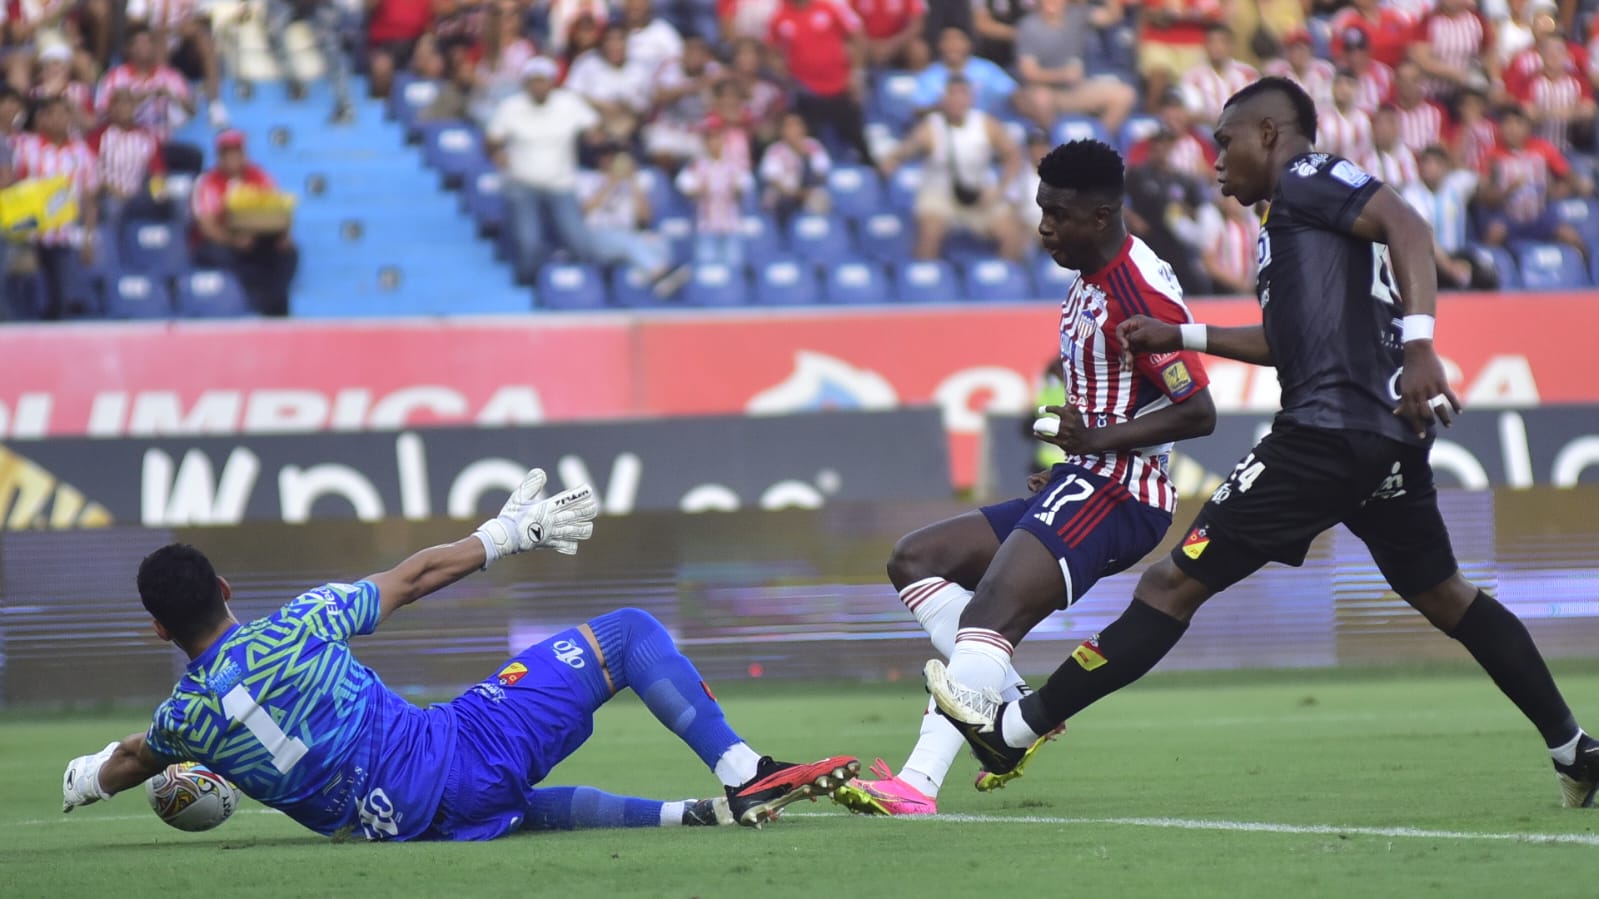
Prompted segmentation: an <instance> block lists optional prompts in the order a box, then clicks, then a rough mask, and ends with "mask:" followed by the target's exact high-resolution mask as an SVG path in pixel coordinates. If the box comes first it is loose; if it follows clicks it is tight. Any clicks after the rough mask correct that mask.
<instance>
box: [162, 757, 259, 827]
mask: <svg viewBox="0 0 1599 899" xmlns="http://www.w3.org/2000/svg"><path fill="white" fill-rule="evenodd" d="M144 792H145V795H146V796H148V797H149V798H150V807H151V808H153V809H155V813H156V815H157V816H158V817H159V818H160V819H161V820H163V821H165V822H167V823H168V824H170V825H172V826H173V827H176V828H177V829H179V830H188V831H198V830H210V829H211V828H213V827H216V826H217V825H218V824H221V823H222V822H223V821H226V820H228V818H229V817H231V816H232V815H233V810H234V809H236V808H238V807H239V788H238V787H235V786H234V785H233V784H231V783H228V782H227V780H225V779H224V778H223V777H222V775H220V774H218V773H216V772H215V771H212V770H211V769H210V768H207V767H206V766H204V765H201V764H199V763H198V762H180V763H178V764H176V765H168V766H167V767H166V770H164V771H162V772H161V773H160V774H157V775H156V776H154V777H152V778H150V779H149V780H147V781H145V782H144Z"/></svg>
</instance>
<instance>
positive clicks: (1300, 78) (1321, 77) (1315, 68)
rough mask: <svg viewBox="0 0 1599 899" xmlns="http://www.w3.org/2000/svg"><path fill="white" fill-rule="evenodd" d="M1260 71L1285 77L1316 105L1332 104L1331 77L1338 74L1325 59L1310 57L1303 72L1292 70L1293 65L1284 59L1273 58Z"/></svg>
mask: <svg viewBox="0 0 1599 899" xmlns="http://www.w3.org/2000/svg"><path fill="white" fill-rule="evenodd" d="M1260 71H1261V73H1262V74H1265V75H1276V76H1277V77H1279V78H1287V79H1288V80H1290V81H1292V82H1294V83H1295V84H1298V85H1299V86H1300V87H1302V88H1304V89H1305V93H1307V94H1309V95H1310V99H1312V100H1315V101H1316V105H1317V106H1320V105H1322V104H1323V103H1325V104H1327V105H1329V106H1330V105H1332V86H1333V78H1334V76H1336V75H1337V74H1338V70H1337V69H1335V68H1333V64H1332V63H1330V62H1328V61H1327V60H1325V59H1312V60H1311V61H1310V67H1309V68H1307V69H1306V70H1305V71H1304V72H1296V71H1294V67H1293V66H1292V65H1290V64H1289V62H1288V60H1286V59H1273V60H1268V61H1267V62H1266V64H1265V65H1263V66H1261V67H1260Z"/></svg>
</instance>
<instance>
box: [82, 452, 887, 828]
mask: <svg viewBox="0 0 1599 899" xmlns="http://www.w3.org/2000/svg"><path fill="white" fill-rule="evenodd" d="M544 482H545V476H544V472H542V471H540V470H538V469H534V470H533V471H531V472H529V474H528V476H527V478H526V479H525V480H524V481H523V482H522V484H521V486H520V487H519V488H518V489H517V490H516V492H515V493H513V494H512V495H511V498H510V499H509V500H508V501H507V502H506V504H505V507H504V508H503V509H502V510H501V511H500V514H499V515H498V516H497V517H496V518H494V519H491V520H490V521H488V522H485V523H484V524H483V526H482V527H479V528H478V529H477V530H476V531H475V532H474V533H473V534H472V535H471V536H468V537H466V538H464V539H462V540H458V541H456V542H454V543H449V544H445V545H442V546H435V547H431V548H429V549H424V550H422V551H421V552H418V553H416V554H415V555H413V556H411V557H410V558H408V559H406V560H405V561H404V562H401V563H400V564H399V565H398V566H396V567H394V568H392V569H390V570H388V571H385V572H382V573H381V574H374V575H371V576H370V577H367V578H365V579H363V580H360V581H357V582H356V583H354V584H326V585H324V586H321V587H318V588H316V589H314V590H311V591H309V592H307V593H304V594H301V595H300V596H299V597H297V598H295V599H294V600H293V601H291V602H290V603H289V604H287V605H285V606H284V607H283V608H281V609H279V610H278V611H277V612H275V613H274V614H271V615H268V616H266V617H264V618H258V619H256V620H254V621H250V622H247V623H244V624H240V623H239V622H238V621H236V620H235V619H234V618H233V616H232V614H231V613H230V612H229V610H228V605H227V601H228V599H229V596H230V593H231V591H230V588H229V587H228V583H227V581H225V580H223V579H222V578H220V577H218V576H217V574H216V572H215V571H214V569H213V568H212V567H211V563H210V562H209V561H208V560H207V559H206V557H205V556H204V555H203V554H202V553H201V552H200V551H199V550H197V549H195V548H194V547H191V546H185V545H181V544H173V545H170V546H165V547H162V548H161V549H158V550H156V551H155V552H153V553H151V554H150V555H149V556H148V557H146V558H145V560H144V562H143V564H141V565H140V567H139V577H138V586H139V597H140V599H141V600H142V601H143V603H144V607H145V609H146V610H148V611H149V613H150V615H151V616H152V617H153V618H154V619H155V630H156V633H157V635H159V636H160V637H161V638H162V639H164V640H169V641H171V642H172V643H174V644H176V645H177V646H178V648H179V649H181V650H183V651H184V653H185V654H187V655H188V657H189V660H190V661H189V665H188V669H187V671H186V672H185V674H184V676H183V678H182V679H181V680H180V681H179V682H178V684H177V686H176V687H175V688H174V689H173V691H172V695H171V697H169V698H168V699H167V700H166V701H165V702H163V703H162V704H161V705H160V707H159V708H157V709H156V711H155V715H154V720H153V721H152V723H151V725H150V729H149V731H148V732H146V733H139V734H133V735H131V736H129V737H127V738H126V739H124V740H122V741H120V742H115V743H111V744H110V745H108V746H106V747H105V749H103V750H101V751H100V752H98V753H95V754H93V755H86V756H82V757H80V758H76V759H73V760H72V762H71V763H69V764H68V766H67V770H66V774H65V775H64V777H63V781H62V799H63V803H62V810H63V811H68V812H70V811H72V809H74V808H76V807H78V806H80V805H87V804H89V803H92V802H95V801H97V800H101V799H108V798H110V797H111V796H113V795H115V794H116V793H120V792H122V791H123V790H127V789H129V788H132V787H135V786H137V785H139V784H141V783H143V782H144V781H145V780H147V779H149V778H150V777H152V776H154V775H155V774H157V773H158V772H160V771H161V770H162V769H163V768H165V767H166V766H167V765H168V764H171V763H173V762H179V761H195V762H200V763H202V764H204V765H206V766H207V767H209V768H210V769H212V770H213V771H216V772H217V773H218V774H221V775H222V776H223V777H226V778H228V779H229V780H231V781H232V782H233V783H234V784H235V785H237V786H238V787H239V789H240V790H242V791H243V792H244V793H245V794H247V795H249V796H251V797H253V798H254V799H256V800H258V801H260V802H262V803H264V804H266V805H269V806H271V807H273V808H275V809H278V810H280V811H282V812H283V813H285V814H287V815H288V816H289V817H291V818H293V819H294V820H296V821H298V822H299V823H301V824H303V825H305V826H306V827H308V828H310V829H312V830H314V831H316V832H317V833H320V834H324V835H330V836H344V835H349V834H354V833H358V834H359V835H360V836H363V837H365V838H366V839H369V840H489V839H494V838H495V837H499V836H502V835H504V834H507V833H511V832H513V831H517V830H566V829H572V828H579V827H656V826H667V825H714V824H730V823H734V822H737V823H739V824H745V825H750V826H759V825H760V824H761V823H763V822H765V821H768V820H770V819H771V818H772V817H773V816H775V815H776V814H777V812H778V810H779V809H781V808H782V807H783V806H785V805H787V804H788V803H790V802H793V801H795V800H798V799H803V798H814V797H817V796H823V795H831V794H832V793H833V792H834V791H836V790H837V789H838V787H840V786H842V785H843V784H844V783H845V782H846V781H848V780H849V779H850V778H851V777H853V776H854V775H855V772H856V771H857V770H858V769H859V767H860V766H859V762H857V761H856V760H855V759H854V758H850V757H845V756H837V757H833V758H828V759H823V760H821V761H819V762H816V763H814V764H808V765H796V764H790V763H787V762H778V761H773V760H772V759H771V758H770V757H763V756H761V755H760V754H759V753H757V752H756V751H755V750H753V749H751V748H750V746H749V745H748V744H747V743H745V742H744V741H743V740H741V739H740V738H739V736H738V735H737V734H736V733H734V732H733V729H732V728H731V727H730V726H729V725H728V723H727V719H726V718H725V717H724V716H723V714H722V709H721V707H720V706H719V705H718V704H717V703H716V700H715V699H714V698H713V697H712V696H711V694H710V691H709V689H707V688H706V686H705V684H704V683H703V681H702V680H701V678H700V675H699V672H698V671H696V670H695V668H694V665H693V663H691V662H690V661H689V660H688V659H687V658H686V657H684V656H683V655H682V653H680V652H679V651H678V649H677V647H676V645H674V644H673V642H672V638H671V636H670V635H669V634H668V633H667V631H666V629H665V628H663V627H662V626H661V624H660V622H658V621H656V620H655V619H654V618H653V617H651V616H650V615H649V614H648V613H647V612H643V611H639V610H637V609H622V610H620V611H616V612H611V613H609V614H606V615H601V616H600V617H598V618H594V619H592V620H590V621H588V622H587V623H585V624H582V625H580V626H578V627H575V628H572V629H570V630H567V631H563V632H561V633H558V634H556V635H555V636H553V637H551V638H549V639H548V640H545V641H543V642H542V643H539V644H537V645H534V646H531V647H529V648H528V649H527V650H525V651H524V652H522V653H521V654H520V655H518V656H516V657H515V658H513V659H511V660H510V661H509V662H508V663H507V664H506V665H504V666H503V667H502V668H501V669H500V671H499V672H498V673H497V674H496V675H495V676H493V677H490V678H488V679H487V680H485V681H483V682H482V683H479V684H477V685H476V686H474V687H472V688H471V689H470V690H468V691H467V692H465V693H463V694H462V695H460V696H458V697H456V698H455V699H453V700H451V701H450V702H447V703H441V704H438V705H434V706H430V707H428V708H420V707H417V706H414V705H412V704H411V703H409V702H407V701H406V700H404V699H402V698H401V697H400V696H399V695H397V694H396V693H394V692H393V691H392V690H390V689H388V687H386V686H384V684H383V682H382V680H380V679H379V678H378V676H377V674H375V673H374V672H373V671H372V670H371V669H369V668H367V667H366V666H364V665H362V664H361V663H360V662H359V661H357V660H356V658H355V656H354V654H353V653H352V652H351V651H350V647H349V645H348V642H349V640H350V638H351V637H354V636H358V635H362V634H370V633H372V632H373V631H375V630H377V627H378V625H379V624H381V623H382V622H383V620H384V619H386V618H387V617H388V616H389V614H390V613H392V612H393V611H394V610H396V609H398V608H400V607H401V606H404V605H407V604H409V603H412V602H415V601H416V600H418V599H421V598H422V597H424V596H427V595H429V594H430V593H433V592H435V591H437V590H440V589H442V588H444V587H446V586H449V585H450V584H453V583H455V582H456V581H458V580H460V579H462V578H464V577H466V576H467V575H469V574H471V573H472V572H474V571H479V570H481V569H484V568H487V567H488V566H489V565H491V564H493V563H494V562H496V561H497V560H499V559H501V558H504V557H505V556H509V555H513V554H516V553H521V552H526V551H528V550H533V549H554V550H556V551H557V552H561V553H566V554H571V553H575V552H577V548H578V543H579V542H580V541H583V540H587V539H588V538H589V536H590V535H591V534H592V533H593V529H594V525H593V523H592V520H593V518H594V516H595V514H596V513H597V512H598V504H597V503H596V502H595V499H594V494H593V488H591V487H589V486H588V485H584V486H581V487H578V488H575V489H572V490H568V491H566V492H564V493H560V494H557V495H555V496H553V497H550V498H548V499H540V498H539V497H540V494H541V493H542V491H543V488H544ZM629 687H630V688H632V689H633V691H634V692H636V693H637V694H638V695H639V696H640V697H641V698H642V699H643V700H644V704H645V705H646V706H647V707H648V708H649V710H650V711H651V712H652V713H653V714H654V715H655V717H656V718H658V719H659V720H660V721H661V723H662V724H665V725H666V726H667V727H668V728H670V729H671V730H672V732H673V733H675V734H677V735H678V736H679V737H680V738H681V739H682V740H683V741H684V742H685V743H687V744H688V745H689V747H690V748H691V749H693V750H694V752H695V754H697V755H698V756H699V757H700V759H701V760H702V761H704V762H705V764H706V766H707V767H709V768H711V769H712V770H713V771H714V772H715V774H716V776H717V777H718V778H719V779H720V780H721V782H722V784H723V787H724V790H723V793H724V795H722V796H718V797H716V798H715V799H700V800H685V801H681V802H659V801H655V800H648V799H637V798H633V797H627V796H614V795H611V794H608V793H604V792H601V791H599V790H596V789H593V788H590V787H549V788H544V787H537V786H536V785H537V784H538V783H539V782H540V781H541V780H542V779H543V778H544V776H545V775H546V774H547V773H548V772H549V771H550V770H551V769H552V768H554V767H555V766H556V765H557V764H558V763H560V761H561V760H562V759H565V758H566V757H567V756H569V755H571V754H572V752H573V751H575V750H576V749H577V748H578V747H579V746H581V745H582V744H583V742H584V741H585V740H587V739H588V737H589V736H590V734H592V733H593V730H594V712H595V710H597V709H598V708H599V707H600V706H601V705H603V704H604V703H605V701H606V700H608V699H610V698H611V697H612V696H614V695H616V693H617V692H618V691H620V690H623V689H625V688H629Z"/></svg>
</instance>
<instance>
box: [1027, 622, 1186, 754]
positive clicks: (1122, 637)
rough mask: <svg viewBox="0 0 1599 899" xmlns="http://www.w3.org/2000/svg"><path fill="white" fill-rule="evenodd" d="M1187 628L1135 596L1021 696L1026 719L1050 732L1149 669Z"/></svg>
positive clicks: (1040, 730)
mask: <svg viewBox="0 0 1599 899" xmlns="http://www.w3.org/2000/svg"><path fill="white" fill-rule="evenodd" d="M1187 630H1188V622H1186V621H1178V620H1177V619H1175V618H1173V617H1171V616H1170V615H1167V614H1166V613H1165V612H1162V611H1159V610H1157V609H1156V608H1154V607H1153V606H1150V605H1146V604H1145V603H1143V602H1142V601H1140V600H1137V599H1135V600H1133V602H1132V604H1131V605H1129V606H1128V607H1127V611H1125V612H1123V613H1122V616H1121V617H1120V618H1118V619H1116V620H1115V621H1112V622H1111V623H1110V624H1109V625H1107V626H1106V627H1105V629H1104V630H1103V631H1100V632H1099V634H1098V635H1097V636H1096V637H1095V638H1094V639H1093V640H1089V641H1088V642H1086V643H1084V644H1082V645H1081V646H1079V647H1077V649H1076V650H1074V651H1073V652H1072V655H1071V658H1069V659H1067V660H1066V661H1065V662H1063V663H1061V666H1060V667H1059V668H1056V669H1055V673H1054V674H1051V675H1050V676H1049V680H1048V681H1047V682H1045V684H1044V685H1043V686H1042V687H1039V688H1038V692H1037V693H1033V694H1032V695H1030V696H1024V697H1022V698H1021V699H1019V700H1017V703H1018V705H1019V707H1020V708H1021V710H1022V720H1024V721H1026V722H1027V726H1028V727H1029V728H1030V729H1032V730H1033V732H1035V733H1040V734H1046V733H1049V732H1050V731H1051V730H1053V729H1054V728H1055V727H1056V726H1057V725H1059V724H1060V723H1061V722H1063V721H1065V720H1066V719H1067V718H1070V717H1071V716H1073V715H1075V714H1077V713H1078V712H1080V711H1082V710H1083V709H1086V708H1088V706H1089V705H1091V704H1093V703H1094V702H1097V701H1098V700H1100V699H1101V698H1103V697H1105V696H1109V695H1110V694H1112V693H1114V692H1116V691H1117V690H1120V689H1121V688H1122V687H1125V686H1127V685H1128V684H1130V683H1132V682H1133V681H1135V680H1138V679H1139V678H1141V677H1143V676H1144V675H1145V674H1148V673H1149V669H1151V668H1153V667H1155V664H1156V663H1157V662H1159V661H1160V660H1161V659H1163V658H1165V657H1166V653H1168V652H1171V648H1172V647H1173V646H1176V645H1177V641H1178V640H1181V639H1182V636H1183V632H1184V631H1187Z"/></svg>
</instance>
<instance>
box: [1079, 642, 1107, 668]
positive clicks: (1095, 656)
mask: <svg viewBox="0 0 1599 899" xmlns="http://www.w3.org/2000/svg"><path fill="white" fill-rule="evenodd" d="M1072 660H1073V661H1075V662H1076V663H1077V664H1079V665H1081V666H1083V670H1084V671H1093V670H1094V669H1095V668H1098V667H1099V666H1101V665H1103V664H1105V661H1106V660H1105V653H1104V652H1102V651H1100V648H1099V635H1098V634H1095V635H1094V636H1092V637H1089V638H1088V639H1087V640H1084V641H1083V642H1082V643H1081V644H1080V645H1079V646H1078V647H1077V648H1076V649H1074V650H1072Z"/></svg>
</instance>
